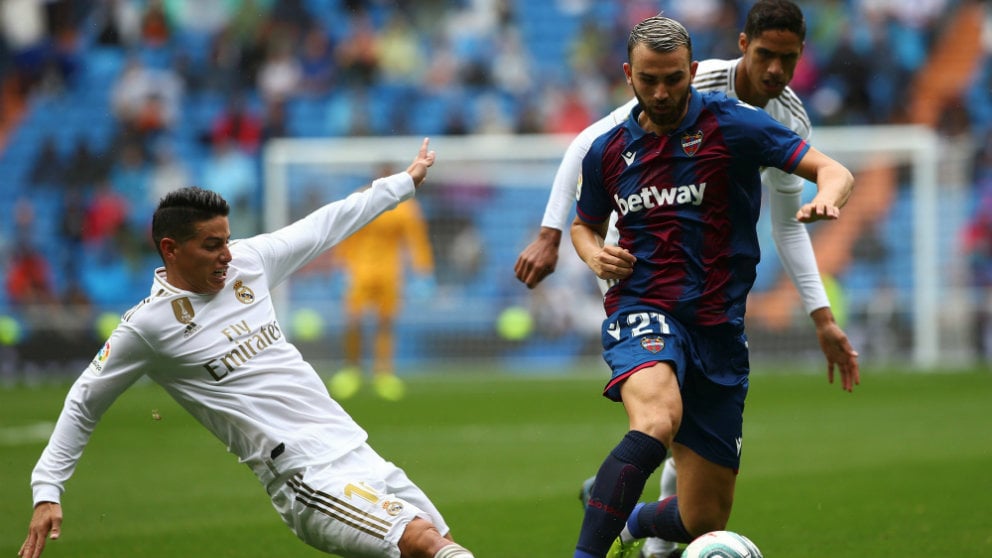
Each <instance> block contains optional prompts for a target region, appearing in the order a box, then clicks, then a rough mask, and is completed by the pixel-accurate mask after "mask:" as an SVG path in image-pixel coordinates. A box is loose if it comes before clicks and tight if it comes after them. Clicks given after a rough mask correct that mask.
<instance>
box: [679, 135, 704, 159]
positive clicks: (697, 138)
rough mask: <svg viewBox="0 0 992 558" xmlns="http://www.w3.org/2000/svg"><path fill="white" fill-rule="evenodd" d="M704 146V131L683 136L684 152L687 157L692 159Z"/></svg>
mask: <svg viewBox="0 0 992 558" xmlns="http://www.w3.org/2000/svg"><path fill="white" fill-rule="evenodd" d="M702 144H703V131H702V130H696V133H694V134H689V133H687V134H686V135H684V136H682V151H684V152H685V154H686V155H688V156H690V157H692V156H694V155H695V154H696V152H698V151H699V147H700V146H701V145H702Z"/></svg>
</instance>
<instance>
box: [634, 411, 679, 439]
mask: <svg viewBox="0 0 992 558" xmlns="http://www.w3.org/2000/svg"><path fill="white" fill-rule="evenodd" d="M678 427H679V425H678V422H677V421H676V420H674V419H673V418H672V417H671V416H670V415H669V414H668V413H665V412H655V413H644V414H642V415H640V416H632V417H631V420H630V429H631V430H637V431H640V432H643V433H645V434H647V435H648V436H651V437H652V438H654V439H656V440H658V441H660V442H661V443H662V444H665V447H669V448H670V447H671V445H672V440H673V439H674V437H675V432H676V431H677V430H678Z"/></svg>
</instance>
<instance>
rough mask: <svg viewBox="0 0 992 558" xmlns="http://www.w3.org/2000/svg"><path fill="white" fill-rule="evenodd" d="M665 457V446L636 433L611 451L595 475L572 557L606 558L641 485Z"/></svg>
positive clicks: (640, 489) (628, 435) (637, 495)
mask: <svg viewBox="0 0 992 558" xmlns="http://www.w3.org/2000/svg"><path fill="white" fill-rule="evenodd" d="M667 454H668V449H667V448H665V445H664V444H662V443H661V442H659V441H658V440H656V439H654V438H652V437H651V436H648V435H647V434H645V433H643V432H638V431H636V430H631V431H630V432H628V433H627V434H626V435H625V436H624V437H623V440H621V441H620V443H619V444H617V447H615V448H613V451H611V452H610V455H608V456H606V460H604V461H603V464H602V465H601V466H600V468H599V472H598V473H596V483H595V484H594V485H593V487H592V492H591V494H590V497H589V503H588V504H587V505H586V513H585V517H584V518H583V520H582V530H581V531H580V532H579V542H578V544H577V545H576V546H575V548H576V552H575V557H580V556H581V557H585V556H589V555H592V556H605V555H606V551H607V550H609V549H610V545H611V544H612V543H613V540H614V539H616V538H617V535H619V534H620V531H622V530H623V526H624V523H625V522H626V521H627V517H628V516H629V515H630V512H631V510H633V509H634V505H636V504H637V499H638V498H640V497H641V492H642V491H643V490H644V483H645V482H647V479H648V477H650V476H651V473H653V472H654V471H655V469H657V468H658V466H660V465H661V463H662V461H664V460H665V456H666V455H667Z"/></svg>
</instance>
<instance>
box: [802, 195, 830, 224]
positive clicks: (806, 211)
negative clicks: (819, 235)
mask: <svg viewBox="0 0 992 558" xmlns="http://www.w3.org/2000/svg"><path fill="white" fill-rule="evenodd" d="M838 217H840V208H839V207H837V206H836V205H834V204H832V203H825V202H821V201H817V200H816V199H815V198H814V199H813V201H811V202H809V203H804V204H803V205H802V207H800V208H799V211H797V212H796V220H797V221H799V222H800V223H812V222H814V221H826V220H831V221H832V220H834V219H837V218H838Z"/></svg>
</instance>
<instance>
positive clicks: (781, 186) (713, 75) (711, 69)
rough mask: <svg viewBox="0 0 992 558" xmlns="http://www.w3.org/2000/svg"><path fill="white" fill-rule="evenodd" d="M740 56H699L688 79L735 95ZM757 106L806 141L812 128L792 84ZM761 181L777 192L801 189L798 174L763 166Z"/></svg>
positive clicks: (700, 86)
mask: <svg viewBox="0 0 992 558" xmlns="http://www.w3.org/2000/svg"><path fill="white" fill-rule="evenodd" d="M740 60H741V59H740V58H737V59H735V60H719V59H715V58H713V59H709V60H703V61H702V62H700V63H699V67H698V68H697V69H696V77H695V78H694V79H693V80H692V86H693V87H695V88H696V89H697V90H698V91H700V92H706V91H722V92H723V93H726V95H727V96H728V97H733V98H734V99H737V98H739V97H738V96H737V88H736V87H734V80H735V79H736V77H737V65H738V63H740ZM761 108H763V109H764V110H765V112H767V113H768V114H770V115H771V117H772V118H774V119H775V120H777V121H779V122H781V123H782V124H785V125H786V126H787V127H788V128H790V129H792V131H794V132H795V133H797V134H799V137H801V138H803V139H804V140H806V141H807V142H808V141H809V138H810V133H811V130H812V126H811V125H810V122H809V115H808V114H807V113H806V108H805V107H804V106H803V102H802V101H801V100H799V97H798V96H797V95H796V92H795V91H793V90H792V88H790V87H788V86H786V88H785V90H784V91H782V94H781V95H779V96H778V97H775V98H774V99H770V100H769V101H768V104H767V105H765V106H764V107H761ZM761 182H762V184H764V185H765V186H767V187H771V188H774V189H775V190H778V191H780V192H801V191H802V189H803V185H804V183H805V182H804V180H803V179H802V178H801V177H798V176H796V175H793V174H789V173H787V172H784V171H782V170H779V169H776V168H766V169H765V170H764V171H762V173H761Z"/></svg>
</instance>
